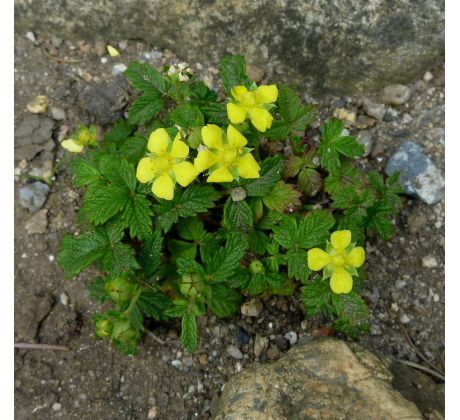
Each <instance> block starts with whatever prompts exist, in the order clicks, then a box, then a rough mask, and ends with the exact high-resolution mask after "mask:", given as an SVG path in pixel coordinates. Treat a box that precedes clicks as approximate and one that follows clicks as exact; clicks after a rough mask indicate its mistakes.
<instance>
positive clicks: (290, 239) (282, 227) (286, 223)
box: [273, 216, 298, 249]
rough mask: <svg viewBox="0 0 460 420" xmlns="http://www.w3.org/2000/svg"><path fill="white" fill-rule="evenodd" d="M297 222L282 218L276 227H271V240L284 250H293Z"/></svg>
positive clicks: (292, 219)
mask: <svg viewBox="0 0 460 420" xmlns="http://www.w3.org/2000/svg"><path fill="white" fill-rule="evenodd" d="M297 229H298V227H297V220H296V218H295V217H290V216H284V217H283V218H282V219H281V222H280V224H279V225H278V226H273V233H274V235H273V238H274V239H275V241H276V242H278V243H279V244H280V245H281V246H282V247H284V248H286V249H291V248H294V246H295V245H296V243H297Z"/></svg>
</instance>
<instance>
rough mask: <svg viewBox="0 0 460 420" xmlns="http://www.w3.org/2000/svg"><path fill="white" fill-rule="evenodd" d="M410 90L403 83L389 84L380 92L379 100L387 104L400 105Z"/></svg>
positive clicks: (406, 98)
mask: <svg viewBox="0 0 460 420" xmlns="http://www.w3.org/2000/svg"><path fill="white" fill-rule="evenodd" d="M410 95H411V90H410V89H409V87H407V86H404V85H389V86H386V87H385V89H383V90H382V92H381V96H380V98H381V100H382V101H383V102H384V103H386V104H389V105H402V104H404V103H405V102H407V101H408V100H409V98H410Z"/></svg>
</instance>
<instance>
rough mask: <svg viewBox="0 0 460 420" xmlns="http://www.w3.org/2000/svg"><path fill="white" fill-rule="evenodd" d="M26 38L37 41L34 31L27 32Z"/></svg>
mask: <svg viewBox="0 0 460 420" xmlns="http://www.w3.org/2000/svg"><path fill="white" fill-rule="evenodd" d="M26 38H27V39H28V40H29V41H32V42H35V35H34V33H33V32H30V31H29V32H27V33H26Z"/></svg>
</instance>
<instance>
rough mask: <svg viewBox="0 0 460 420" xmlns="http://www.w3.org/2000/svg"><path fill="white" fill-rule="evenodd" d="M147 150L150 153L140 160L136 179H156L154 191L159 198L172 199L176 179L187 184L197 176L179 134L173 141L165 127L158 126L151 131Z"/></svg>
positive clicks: (153, 184)
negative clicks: (187, 159)
mask: <svg viewBox="0 0 460 420" xmlns="http://www.w3.org/2000/svg"><path fill="white" fill-rule="evenodd" d="M147 149H148V151H149V152H150V154H149V156H147V157H143V158H142V159H141V160H140V161H139V163H138V165H137V172H136V178H137V179H138V181H139V182H141V183H143V184H146V183H147V182H151V181H153V183H152V192H153V193H154V194H155V195H156V196H157V197H159V198H164V199H165V200H172V199H173V197H174V185H175V183H176V182H178V183H179V184H180V185H181V186H182V187H186V186H187V185H188V184H190V183H191V182H192V181H193V180H194V179H195V178H196V177H197V176H198V171H197V170H196V169H195V167H194V166H193V164H192V163H191V162H187V161H186V160H185V159H186V158H187V156H188V152H189V148H188V146H187V145H186V144H185V143H184V142H183V141H182V140H180V133H177V135H176V137H175V139H174V141H171V139H170V138H169V135H168V132H167V131H166V130H165V129H164V128H157V129H156V130H155V131H154V132H152V134H150V137H149V142H148V144H147Z"/></svg>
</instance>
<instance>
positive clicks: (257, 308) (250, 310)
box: [241, 299, 264, 317]
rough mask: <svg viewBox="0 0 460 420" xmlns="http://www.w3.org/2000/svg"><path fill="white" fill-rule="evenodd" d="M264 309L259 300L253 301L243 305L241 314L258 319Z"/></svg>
mask: <svg viewBox="0 0 460 420" xmlns="http://www.w3.org/2000/svg"><path fill="white" fill-rule="evenodd" d="M263 309H264V305H263V303H262V302H261V301H260V300H259V299H252V300H249V301H248V302H244V303H243V304H242V305H241V314H242V315H244V316H252V317H257V316H259V315H260V314H261V312H262V311H263Z"/></svg>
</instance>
